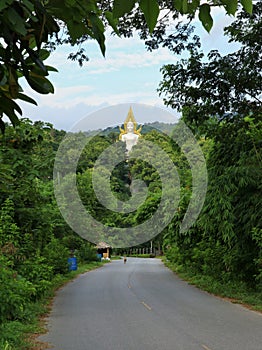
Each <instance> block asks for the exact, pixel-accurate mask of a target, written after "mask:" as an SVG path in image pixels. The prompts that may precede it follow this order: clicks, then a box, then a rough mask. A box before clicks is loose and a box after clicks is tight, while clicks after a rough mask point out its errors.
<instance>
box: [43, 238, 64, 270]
mask: <svg viewBox="0 0 262 350" xmlns="http://www.w3.org/2000/svg"><path fill="white" fill-rule="evenodd" d="M69 255H70V252H69V249H67V248H66V247H65V246H64V245H63V244H62V243H61V242H60V241H59V240H58V239H57V238H52V239H51V242H49V243H48V244H47V245H46V246H45V247H44V250H43V256H44V257H45V258H46V260H47V261H48V262H49V263H50V264H51V265H52V268H53V271H54V274H59V273H60V274H64V273H66V272H67V271H68V262H67V259H68V257H69Z"/></svg>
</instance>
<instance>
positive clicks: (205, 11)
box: [199, 4, 213, 32]
mask: <svg viewBox="0 0 262 350" xmlns="http://www.w3.org/2000/svg"><path fill="white" fill-rule="evenodd" d="M199 19H200V21H201V23H202V25H203V27H204V28H205V29H206V31H208V32H210V30H211V28H212V26H213V19H212V17H211V15H210V5H208V4H203V5H201V6H200V8H199Z"/></svg>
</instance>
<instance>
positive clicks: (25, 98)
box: [17, 92, 37, 106]
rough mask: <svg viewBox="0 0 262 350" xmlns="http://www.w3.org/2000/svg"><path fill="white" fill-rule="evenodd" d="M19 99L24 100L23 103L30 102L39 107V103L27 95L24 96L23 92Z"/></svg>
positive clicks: (18, 96)
mask: <svg viewBox="0 0 262 350" xmlns="http://www.w3.org/2000/svg"><path fill="white" fill-rule="evenodd" d="M17 98H18V99H20V100H22V101H25V102H28V103H32V104H34V105H36V106H37V102H36V101H35V100H33V99H32V98H31V97H29V96H27V95H25V94H22V93H21V92H20V93H19V94H18V95H17Z"/></svg>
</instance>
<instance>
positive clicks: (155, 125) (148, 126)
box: [83, 121, 176, 136]
mask: <svg viewBox="0 0 262 350" xmlns="http://www.w3.org/2000/svg"><path fill="white" fill-rule="evenodd" d="M175 125H176V124H175V123H161V122H157V121H156V122H152V123H145V124H142V131H141V134H142V135H143V134H147V133H148V132H149V131H152V130H153V129H156V130H159V131H162V132H164V133H165V134H167V135H170V134H171V133H172V130H173V128H174V127H175ZM138 126H139V127H140V124H139V125H138ZM121 127H123V125H122V126H121ZM83 132H84V133H85V134H86V135H88V136H92V135H94V134H97V133H99V134H100V135H105V136H108V135H109V134H111V133H113V134H119V126H115V127H108V128H106V129H104V130H102V129H98V130H92V131H85V130H84V131H83Z"/></svg>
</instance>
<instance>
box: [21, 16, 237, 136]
mask: <svg viewBox="0 0 262 350" xmlns="http://www.w3.org/2000/svg"><path fill="white" fill-rule="evenodd" d="M213 15H214V26H213V28H212V30H211V32H210V34H208V33H207V32H206V31H205V30H204V29H203V28H202V27H201V25H200V24H199V23H198V21H196V23H197V33H198V35H199V36H200V38H201V42H202V48H203V50H204V52H208V51H210V50H211V49H218V50H219V51H220V52H222V53H227V52H230V51H233V49H234V48H233V47H232V44H228V43H227V40H226V38H225V37H223V28H224V27H225V26H226V25H228V24H229V23H230V22H231V21H232V17H229V16H227V15H225V13H224V12H223V11H222V10H215V12H214V13H213ZM85 49H86V52H87V55H88V57H89V59H90V60H89V61H88V62H87V63H84V65H83V67H79V65H78V63H77V62H72V61H70V60H68V59H67V56H68V54H69V53H70V52H72V48H71V47H59V48H58V49H57V50H56V51H55V52H54V53H52V54H51V56H50V57H49V58H48V60H47V61H46V63H48V64H49V65H51V66H54V67H55V68H57V69H58V71H59V72H58V73H51V74H50V76H49V78H50V80H51V82H52V83H53V85H54V88H55V93H54V94H49V95H40V94H37V93H35V92H34V91H32V90H31V89H30V88H29V87H28V86H27V85H24V84H23V88H24V93H26V94H28V95H29V96H31V97H32V98H34V99H35V100H36V101H37V103H38V106H34V105H31V104H28V103H22V104H21V107H22V110H23V117H26V118H29V119H31V120H34V121H36V120H42V121H46V122H49V123H51V124H53V125H54V127H55V128H56V129H59V130H60V129H63V130H67V131H68V130H72V129H73V128H75V126H76V125H80V124H81V120H83V119H84V121H85V122H84V123H82V125H84V128H85V129H86V130H96V129H104V128H107V127H108V126H115V125H119V123H120V124H121V121H122V122H123V121H124V120H125V118H126V116H127V113H128V110H129V107H132V108H133V111H134V115H135V118H136V120H137V121H138V123H140V124H143V123H148V122H154V121H160V122H166V123H173V122H176V120H177V119H178V118H179V113H177V112H176V111H172V110H170V109H168V108H166V107H165V106H164V104H163V102H162V99H161V98H160V97H159V96H158V93H157V91H156V90H157V88H158V85H159V83H160V81H161V79H162V76H161V73H160V68H161V67H162V66H163V65H164V64H170V63H175V62H176V61H177V59H179V57H176V56H175V55H173V54H172V53H170V52H169V51H168V49H164V48H160V49H159V50H157V51H153V52H148V51H146V49H145V47H144V44H143V42H142V41H141V40H139V38H137V37H136V36H135V37H134V38H128V39H125V38H118V37H117V36H111V35H109V34H107V35H106V56H105V58H104V57H103V56H102V54H101V52H100V49H99V46H98V44H97V43H96V42H95V41H89V42H88V43H87V44H86V45H85ZM143 107H145V108H143ZM152 107H155V108H152ZM109 115H110V116H109ZM79 123H80V124H79Z"/></svg>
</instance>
